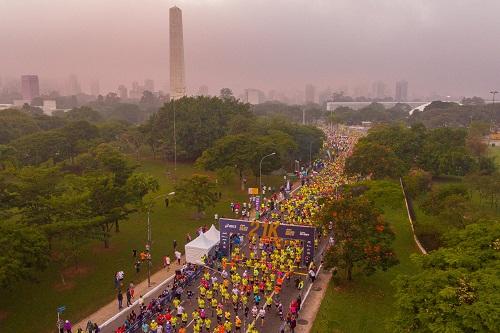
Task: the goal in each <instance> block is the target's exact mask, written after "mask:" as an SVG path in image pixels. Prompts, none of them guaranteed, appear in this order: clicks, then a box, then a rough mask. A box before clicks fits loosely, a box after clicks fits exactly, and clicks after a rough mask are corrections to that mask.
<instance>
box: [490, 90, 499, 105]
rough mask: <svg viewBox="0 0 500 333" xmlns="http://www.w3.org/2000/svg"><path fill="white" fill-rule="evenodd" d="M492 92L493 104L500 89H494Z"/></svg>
mask: <svg viewBox="0 0 500 333" xmlns="http://www.w3.org/2000/svg"><path fill="white" fill-rule="evenodd" d="M490 94H491V95H493V98H492V104H495V95H496V94H498V91H497V90H492V91H490Z"/></svg>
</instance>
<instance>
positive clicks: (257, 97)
mask: <svg viewBox="0 0 500 333" xmlns="http://www.w3.org/2000/svg"><path fill="white" fill-rule="evenodd" d="M264 98H265V95H264V93H263V92H262V91H260V90H258V89H245V92H244V94H243V100H244V101H245V102H246V103H249V104H252V105H256V104H260V103H262V102H264Z"/></svg>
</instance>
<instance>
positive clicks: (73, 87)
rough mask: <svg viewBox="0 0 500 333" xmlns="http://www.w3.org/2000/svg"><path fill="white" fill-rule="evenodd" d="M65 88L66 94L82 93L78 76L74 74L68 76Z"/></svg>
mask: <svg viewBox="0 0 500 333" xmlns="http://www.w3.org/2000/svg"><path fill="white" fill-rule="evenodd" d="M67 90H68V95H79V94H81V93H82V89H81V87H80V82H78V77H77V76H76V75H75V74H71V75H70V76H69V78H68V85H67Z"/></svg>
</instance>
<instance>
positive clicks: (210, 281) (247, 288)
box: [115, 130, 358, 333]
mask: <svg viewBox="0 0 500 333" xmlns="http://www.w3.org/2000/svg"><path fill="white" fill-rule="evenodd" d="M325 132H326V133H327V142H326V143H325V149H333V150H335V152H334V154H331V152H329V153H328V154H329V155H330V154H331V155H332V156H333V158H331V159H330V160H329V161H325V162H323V161H319V160H318V161H315V162H314V163H313V165H312V166H311V167H310V168H309V169H308V170H301V171H300V172H298V177H299V178H300V182H301V184H302V186H301V187H300V188H299V189H297V190H296V191H295V193H293V195H291V194H290V192H291V191H290V190H291V186H290V185H286V186H283V187H281V188H279V189H272V188H270V187H267V188H266V191H267V197H264V198H263V200H262V202H260V200H259V202H256V200H255V197H253V198H251V199H250V200H249V202H248V203H244V204H240V203H232V204H231V208H232V210H233V213H235V214H237V215H238V216H243V217H246V218H250V214H251V212H252V211H253V213H254V214H255V216H256V217H259V216H260V217H261V220H266V221H279V222H281V223H288V224H299V225H313V220H314V215H315V214H317V213H318V211H319V210H320V208H321V207H320V205H319V204H318V198H319V197H321V196H325V195H328V196H333V195H337V189H338V187H339V186H341V185H343V184H345V183H347V182H349V181H350V180H349V179H347V178H346V177H345V176H344V175H343V167H344V163H345V158H346V157H347V156H348V155H349V154H350V153H351V150H352V147H353V146H354V144H355V142H356V141H357V139H358V135H356V133H351V134H350V135H349V136H347V135H344V134H343V133H339V132H335V131H329V130H325ZM322 231H323V232H320V233H318V234H319V236H318V239H317V240H316V243H315V246H316V247H317V246H318V244H319V238H320V237H322V236H325V235H326V233H327V230H322ZM302 260H303V247H302V245H301V244H300V242H299V241H294V240H285V239H279V238H273V239H270V238H265V237H257V236H255V235H254V236H252V237H250V238H249V239H245V238H244V237H243V236H237V241H234V242H232V247H231V255H230V256H229V257H224V256H219V255H217V254H216V255H214V256H211V257H204V258H202V261H203V263H204V265H203V266H196V265H191V264H185V265H184V266H183V268H182V269H181V270H179V271H178V272H176V276H175V278H174V282H173V285H172V286H171V287H169V288H168V289H166V290H165V291H164V292H163V293H162V294H161V295H160V296H159V297H157V298H155V299H153V300H151V301H150V302H149V303H148V304H144V302H143V301H142V297H141V298H140V299H139V300H140V301H139V303H140V304H139V306H140V307H139V312H138V313H136V312H134V310H132V311H131V313H130V314H129V316H128V318H127V320H126V321H125V322H124V323H123V325H122V326H120V327H119V328H118V329H117V330H116V331H115V332H116V333H124V332H132V331H131V329H132V328H133V327H134V324H136V323H141V325H140V331H141V332H143V333H151V332H154V333H174V332H175V333H177V332H178V333H186V332H188V329H189V332H194V333H201V332H207V333H209V332H215V333H229V332H249V333H258V332H259V328H261V327H262V326H263V325H264V323H265V322H266V320H267V318H269V317H270V316H275V317H279V322H280V323H281V325H280V327H279V332H285V331H288V332H292V333H293V332H294V330H295V327H296V325H297V317H298V314H299V311H300V308H301V305H302V293H301V292H300V291H301V290H302V289H303V288H304V286H305V284H306V282H307V281H306V280H307V279H309V281H310V282H314V279H315V277H316V274H317V270H316V269H317V267H316V264H315V262H314V261H311V262H310V263H309V265H308V266H307V267H301V264H302ZM294 290H295V291H294ZM283 292H285V293H287V295H291V294H292V295H298V296H297V297H291V298H290V297H286V298H287V301H286V303H285V297H282V295H283ZM187 308H189V309H192V311H191V310H189V311H188V310H187ZM146 318H147V320H145V319H146ZM136 326H137V324H136V325H135V327H136Z"/></svg>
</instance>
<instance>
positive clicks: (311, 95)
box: [305, 84, 316, 104]
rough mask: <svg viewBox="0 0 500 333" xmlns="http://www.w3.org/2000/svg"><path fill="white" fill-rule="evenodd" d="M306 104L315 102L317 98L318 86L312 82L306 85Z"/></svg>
mask: <svg viewBox="0 0 500 333" xmlns="http://www.w3.org/2000/svg"><path fill="white" fill-rule="evenodd" d="M305 95H306V104H309V103H314V102H315V99H316V88H315V87H314V86H313V85H312V84H307V85H306V94H305Z"/></svg>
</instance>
